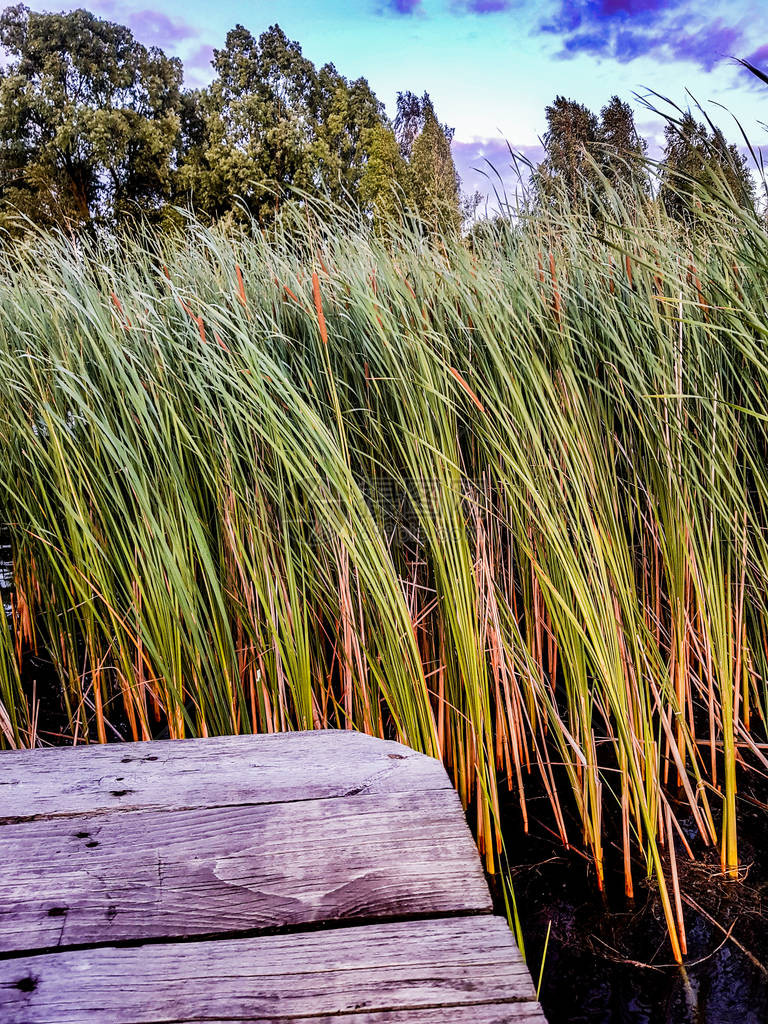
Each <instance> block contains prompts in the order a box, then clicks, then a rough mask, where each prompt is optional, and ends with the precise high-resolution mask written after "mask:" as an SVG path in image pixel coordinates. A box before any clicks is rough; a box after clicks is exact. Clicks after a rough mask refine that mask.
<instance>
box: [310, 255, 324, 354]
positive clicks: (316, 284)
mask: <svg viewBox="0 0 768 1024" xmlns="http://www.w3.org/2000/svg"><path fill="white" fill-rule="evenodd" d="M312 296H313V298H314V300H315V310H316V311H317V323H318V326H319V328H320V337H321V338H322V339H323V344H324V345H327V344H328V331H327V329H326V326H325V315H324V314H323V299H322V296H321V295H320V278H319V277H318V276H317V271H316V270H313V271H312Z"/></svg>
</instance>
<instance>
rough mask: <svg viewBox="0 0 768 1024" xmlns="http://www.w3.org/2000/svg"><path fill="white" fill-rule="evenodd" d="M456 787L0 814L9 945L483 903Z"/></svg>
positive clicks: (477, 907)
mask: <svg viewBox="0 0 768 1024" xmlns="http://www.w3.org/2000/svg"><path fill="white" fill-rule="evenodd" d="M491 909H492V907H491V899H490V895H489V892H488V887H487V885H486V883H485V878H484V876H483V872H482V869H481V866H480V861H479V858H478V856H477V852H476V849H475V846H474V843H473V841H472V836H471V834H470V832H469V829H468V827H467V824H466V821H465V819H464V815H463V813H462V810H461V804H460V803H459V799H458V797H457V795H456V793H455V792H454V791H453V790H450V789H445V790H437V791H435V792H433V793H412V794H395V795H389V794H383V793H382V794H375V795H371V796H362V795H361V796H355V797H349V798H347V799H331V800H314V801H302V802H298V803H291V804H271V805H264V806H247V807H223V808H213V809H205V808H203V809H196V810H192V811H169V812H166V813H164V814H157V813H155V812H134V813H128V814H126V813H122V814H121V813H111V814H98V815H94V816H82V817H78V818H72V819H63V820H62V819H60V818H54V819H47V820H43V821H27V822H23V823H21V824H14V825H5V826H3V827H1V828H0V951H2V952H8V951H11V950H25V951H29V952H31V951H34V950H40V949H45V948H50V947H62V946H64V947H66V946H73V945H86V944H94V943H104V942H115V941H120V940H130V939H150V938H151V939H154V938H180V937H188V936H195V935H214V934H226V933H228V932H230V933H231V932H243V931H251V930H254V929H266V928H277V927H286V926H295V925H306V924H312V923H316V922H318V921H338V920H349V919H355V918H357V919H359V920H366V919H370V918H382V919H384V918H388V917H395V916H398V917H404V916H413V915H426V914H445V913H451V912H466V911H474V912H481V911H485V912H488V911H490V910H491Z"/></svg>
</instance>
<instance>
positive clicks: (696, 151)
mask: <svg viewBox="0 0 768 1024" xmlns="http://www.w3.org/2000/svg"><path fill="white" fill-rule="evenodd" d="M664 137H665V140H666V146H665V149H664V159H663V161H662V169H661V190H660V193H659V195H660V198H661V201H662V202H663V203H664V205H665V207H666V208H667V210H668V212H669V213H670V214H671V215H672V216H673V217H676V218H677V219H678V220H682V221H691V220H693V219H694V218H695V217H696V215H697V211H698V210H700V209H701V208H702V205H703V200H705V199H706V196H707V193H711V191H712V189H713V188H714V189H718V188H722V186H723V185H725V186H726V187H727V189H728V190H729V191H730V192H731V193H732V195H733V197H734V198H735V200H736V201H737V202H738V203H739V204H741V205H742V206H745V207H748V208H749V207H754V203H755V186H754V183H753V181H752V177H751V175H750V173H749V168H748V166H747V161H746V159H745V158H744V156H743V155H742V154H741V153H740V152H739V151H738V149H737V148H736V146H735V145H734V144H733V143H730V144H729V143H728V142H726V139H725V136H724V135H723V133H722V131H721V130H720V129H719V128H716V127H712V130H711V131H710V130H709V129H708V128H707V126H706V125H704V124H701V123H699V122H697V121H696V120H695V118H694V117H693V115H692V114H691V113H690V111H687V112H686V113H685V114H683V116H682V118H681V119H680V121H678V122H675V123H670V124H667V126H666V127H665V129H664Z"/></svg>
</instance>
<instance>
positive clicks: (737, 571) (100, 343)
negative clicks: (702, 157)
mask: <svg viewBox="0 0 768 1024" xmlns="http://www.w3.org/2000/svg"><path fill="white" fill-rule="evenodd" d="M717 211H719V212H717ZM723 211H725V212H723ZM705 226H706V230H702V229H701V225H699V227H698V228H697V230H696V231H686V230H685V229H681V228H680V227H679V226H678V225H675V224H674V223H672V222H671V221H669V220H668V219H667V218H666V216H665V214H664V212H663V210H661V209H660V208H659V207H658V205H657V204H655V203H653V202H652V201H648V200H645V201H643V202H640V201H639V200H637V201H633V202H631V203H630V202H627V201H625V198H623V197H621V196H617V195H615V194H612V193H611V194H609V195H608V198H607V199H605V200H604V209H603V212H602V217H601V219H600V220H599V221H596V220H594V219H592V220H588V219H586V218H584V217H583V216H580V215H579V214H578V213H577V212H574V211H572V210H568V209H552V210H549V211H546V212H538V213H535V212H533V211H531V212H529V213H527V214H526V215H524V216H522V215H521V216H520V217H519V218H518V219H517V220H515V221H512V222H510V223H507V224H497V225H496V226H495V227H494V229H493V230H486V231H484V232H483V231H480V230H478V232H477V233H476V235H475V237H474V239H473V242H472V244H467V243H465V242H462V241H461V240H458V239H455V238H435V237H432V238H431V239H430V238H428V237H427V236H426V235H425V234H424V233H423V232H422V231H421V230H420V228H419V226H418V225H413V226H405V227H403V228H401V229H393V231H392V232H391V234H389V235H387V236H376V235H373V234H371V232H370V231H369V230H368V228H367V226H366V225H365V224H364V223H361V222H360V221H358V220H356V219H355V218H353V217H350V216H347V217H345V215H343V214H342V213H341V212H339V211H334V212H333V214H332V215H330V214H329V213H328V211H325V210H322V209H320V210H313V209H312V208H311V206H310V205H309V204H305V206H304V207H303V208H302V209H300V210H297V211H294V212H291V211H290V210H287V211H286V213H285V215H284V217H283V219H282V220H281V221H280V222H279V223H278V224H277V225H275V226H274V228H272V229H271V230H270V231H269V232H268V233H261V232H257V231H254V232H253V234H250V235H238V236H230V235H227V234H226V233H225V232H223V231H216V230H209V229H205V228H203V227H202V226H200V225H198V224H194V223H191V224H189V225H188V227H187V229H186V230H185V232H184V233H182V234H179V235H178V236H177V237H175V238H173V239H160V238H157V237H153V236H151V235H137V237H135V238H132V239H121V240H118V241H116V242H115V241H113V242H111V243H110V244H109V245H108V244H106V243H103V244H101V245H99V244H96V243H90V244H87V243H79V244H78V245H77V246H75V245H74V244H73V243H71V242H69V241H66V240H64V239H61V238H51V237H48V238H40V239H37V240H36V241H35V242H34V243H32V244H31V245H30V246H29V247H28V248H27V249H25V250H22V251H20V252H15V253H13V254H8V255H7V256H6V257H5V262H4V265H3V267H2V275H3V283H4V288H3V290H2V292H1V293H0V432H1V433H2V437H3V441H4V444H3V449H2V453H0V510H2V519H3V520H4V521H5V522H6V523H7V527H8V531H9V534H10V537H11V546H12V553H13V571H14V584H15V588H14V606H13V614H12V616H11V619H10V622H9V623H8V624H7V625H6V623H5V622H3V623H0V734H1V735H2V737H3V739H4V741H5V742H6V743H7V744H8V745H19V744H23V743H30V744H31V743H33V742H35V741H37V742H43V741H45V739H46V737H45V736H44V734H43V733H42V732H41V731H40V729H39V727H38V724H37V722H36V720H34V721H33V719H35V715H36V712H35V709H34V706H33V705H32V704H31V703H30V700H29V696H28V695H27V694H25V693H24V691H23V687H22V683H21V674H20V664H21V659H22V658H23V656H24V652H25V651H29V650H31V649H32V648H35V649H36V650H37V651H38V652H39V653H40V654H41V655H43V656H45V657H47V658H48V659H49V660H50V661H51V662H52V664H53V666H54V669H55V672H56V675H57V677H58V680H59V682H60V684H61V689H62V694H63V700H64V702H65V707H66V713H67V717H68V720H69V723H70V724H69V731H70V734H71V738H72V739H74V740H77V741H80V740H83V739H84V740H88V741H92V740H98V741H101V742H103V741H105V740H107V739H109V738H111V737H112V736H114V735H115V733H116V732H121V731H122V733H123V734H125V735H129V736H132V737H134V738H137V739H142V738H149V737H150V736H152V735H155V734H157V733H158V731H159V730H160V729H167V732H168V734H169V735H170V736H171V737H180V736H185V735H206V734H209V733H228V732H233V731H234V732H238V731H243V732H246V731H273V730H280V729H307V728H317V727H328V726H336V727H341V728H357V729H363V730H365V731H367V732H369V733H371V734H374V735H380V736H394V737H397V738H399V739H401V740H403V741H404V742H407V743H409V744H411V745H412V746H414V747H416V748H417V749H421V750H424V751H426V752H428V753H431V754H436V755H440V756H442V757H443V758H444V760H445V761H446V764H447V765H448V767H449V768H450V770H451V771H452V772H453V775H454V778H455V781H456V785H457V789H458V791H459V793H460V795H461V797H462V800H463V801H464V803H465V806H467V807H470V806H471V807H472V808H473V813H474V815H475V821H476V831H477V836H478V841H479V845H480V847H481V849H482V851H483V852H484V854H485V856H486V862H487V864H488V866H489V868H490V869H493V868H494V866H495V865H498V864H499V862H500V858H501V859H502V860H503V843H502V837H501V828H500V812H499V805H500V786H501V784H502V783H504V784H505V785H506V786H507V787H508V788H509V789H511V790H512V791H514V793H515V796H516V799H517V800H518V801H519V805H520V813H521V817H522V820H523V821H524V822H527V817H528V802H527V799H528V794H529V793H530V790H531V786H532V785H533V783H532V782H531V776H532V775H536V776H537V778H538V782H537V783H536V784H535V787H536V788H539V787H541V788H543V790H544V792H546V794H547V795H548V797H549V803H550V807H551V813H552V822H553V826H554V828H555V830H556V831H557V832H559V834H560V835H561V838H562V840H563V841H564V842H565V843H568V844H572V845H583V846H584V847H585V848H586V849H587V850H588V851H589V854H590V856H591V859H592V862H593V865H594V870H595V877H596V879H597V883H598V885H599V886H602V885H603V884H604V878H605V872H606V858H607V857H608V856H609V852H610V847H611V845H612V844H614V843H615V844H616V845H617V846H618V847H619V849H620V850H621V863H622V865H623V870H624V875H625V887H626V891H627V893H628V894H630V895H631V894H632V892H633V890H634V884H635V882H636V880H637V875H638V864H642V865H644V873H645V874H646V875H647V876H648V877H650V878H655V879H656V883H657V885H658V887H659V891H660V897H661V901H662V905H663V907H664V912H665V916H666V919H667V923H668V926H669V932H670V939H671V943H672V949H673V953H674V955H675V957H676V958H677V959H680V958H681V957H682V955H683V953H684V952H685V927H684V921H683V915H682V903H681V899H680V892H679V882H678V869H677V856H678V852H680V851H682V852H684V853H685V854H686V855H688V854H691V855H692V852H693V851H692V846H691V841H690V839H689V837H688V835H687V834H686V832H685V831H684V830H683V828H682V827H681V825H680V823H679V821H678V817H679V815H680V807H681V806H683V807H685V808H686V813H687V814H689V815H690V816H691V818H692V821H693V823H694V825H695V828H696V830H697V832H698V834H699V839H700V842H701V843H702V844H705V845H706V844H714V843H717V844H719V845H720V848H721V859H722V866H723V870H724V871H726V872H727V873H728V874H730V875H736V874H737V873H738V868H739V862H738V846H737V840H738V821H737V766H738V765H739V764H742V763H746V762H749V763H751V764H753V765H754V766H757V767H758V768H762V769H763V770H764V769H765V768H766V767H768V762H767V761H766V757H765V747H764V746H763V745H762V740H763V739H764V738H765V737H764V733H765V722H766V713H767V712H768V702H767V701H766V684H765V679H766V664H767V662H768V628H767V626H768V618H767V617H766V598H765V594H766V571H767V570H768V550H767V549H766V540H765V522H766V518H765V509H766V499H767V498H768V471H767V470H766V450H765V449H766V443H765V422H766V407H765V395H766V382H767V378H768V374H767V372H766V370H767V368H766V359H765V355H764V352H765V342H764V338H765V334H766V330H767V329H766V327H765V326H764V325H765V324H766V323H767V322H768V320H767V319H766V315H765V314H766V309H765V303H766V299H765V289H764V287H763V286H762V284H761V282H762V281H764V279H765V278H764V275H765V270H766V266H767V265H768V239H767V238H766V235H765V232H764V230H763V228H762V226H761V224H760V223H759V221H758V220H757V219H756V218H755V217H754V216H753V215H750V214H747V213H744V212H741V211H740V210H739V208H738V207H737V206H736V204H735V203H730V204H729V200H728V197H727V196H724V197H722V199H721V202H720V205H719V207H718V208H717V210H715V208H714V207H713V212H712V213H711V215H710V217H709V221H708V222H707V224H706V225H705ZM569 808H573V809H575V812H576V816H577V821H578V831H579V832H580V835H573V834H572V833H573V831H574V829H573V826H572V824H571V820H572V819H571V815H570V813H569ZM676 847H677V851H678V852H676ZM638 855H639V859H638Z"/></svg>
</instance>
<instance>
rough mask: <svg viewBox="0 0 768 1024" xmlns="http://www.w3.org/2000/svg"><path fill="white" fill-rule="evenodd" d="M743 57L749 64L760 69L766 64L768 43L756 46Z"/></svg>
mask: <svg viewBox="0 0 768 1024" xmlns="http://www.w3.org/2000/svg"><path fill="white" fill-rule="evenodd" d="M745 59H746V60H748V61H749V63H750V64H754V65H755V67H756V68H760V70H762V69H763V66H764V65H765V64H768V43H766V44H765V46H760V47H758V49H757V50H755V51H754V52H753V53H750V55H749V56H748V57H746V58H745Z"/></svg>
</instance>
